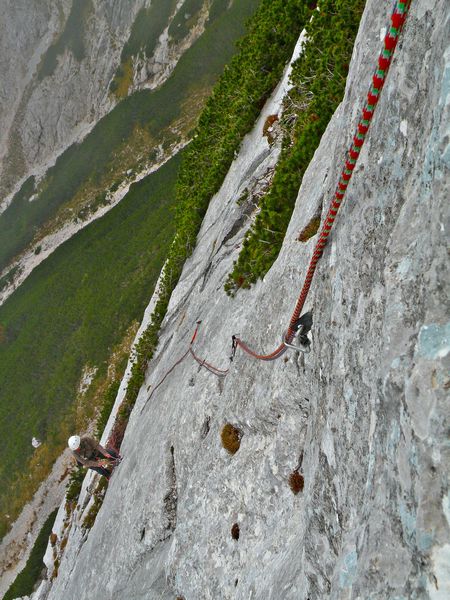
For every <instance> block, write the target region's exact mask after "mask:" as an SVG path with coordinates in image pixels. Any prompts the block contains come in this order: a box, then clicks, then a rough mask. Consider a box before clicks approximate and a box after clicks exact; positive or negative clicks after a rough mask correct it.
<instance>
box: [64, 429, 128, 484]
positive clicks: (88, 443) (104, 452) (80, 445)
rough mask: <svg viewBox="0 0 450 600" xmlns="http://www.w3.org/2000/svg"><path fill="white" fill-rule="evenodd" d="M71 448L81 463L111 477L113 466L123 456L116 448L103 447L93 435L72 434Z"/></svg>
mask: <svg viewBox="0 0 450 600" xmlns="http://www.w3.org/2000/svg"><path fill="white" fill-rule="evenodd" d="M68 445H69V448H70V449H71V450H72V454H73V456H74V457H75V459H76V461H77V463H78V464H79V465H83V466H84V467H87V468H88V469H92V470H93V471H96V472H97V473H100V475H103V476H104V477H106V479H109V478H110V477H111V473H112V470H113V468H114V467H115V466H116V465H117V464H118V463H119V462H120V460H121V456H120V454H119V453H118V452H116V450H114V448H103V446H101V445H100V444H99V443H98V442H97V441H96V440H94V439H93V438H91V437H88V436H84V437H81V438H80V436H79V435H72V436H71V437H70V438H69V441H68Z"/></svg>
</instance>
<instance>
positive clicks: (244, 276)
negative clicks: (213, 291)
mask: <svg viewBox="0 0 450 600" xmlns="http://www.w3.org/2000/svg"><path fill="white" fill-rule="evenodd" d="M364 4H365V1H364V0H322V1H321V2H320V3H319V7H320V11H317V12H315V14H314V17H313V19H311V21H310V22H308V23H307V24H306V30H307V35H308V41H307V42H306V44H305V47H304V50H303V53H302V55H301V56H300V58H299V59H298V60H297V61H296V63H295V64H294V67H293V72H292V78H291V79H292V83H293V86H294V87H293V89H292V90H291V92H290V94H289V95H290V98H291V100H292V102H291V103H290V104H287V106H286V110H285V113H284V115H283V120H284V122H285V123H293V122H294V123H295V125H294V126H292V125H290V126H286V127H285V137H284V140H283V150H282V154H281V157H280V160H279V161H278V164H277V168H276V171H275V176H274V178H273V181H272V186H271V188H270V190H269V191H268V193H267V194H266V195H265V196H264V197H263V198H262V200H261V202H260V208H261V210H260V212H259V214H258V216H257V217H256V219H255V222H254V223H253V225H252V228H251V229H250V231H249V232H248V233H247V235H246V238H245V240H244V243H243V248H242V250H241V253H240V255H239V258H238V260H237V261H236V263H235V264H234V268H233V271H232V273H231V274H230V275H229V277H228V281H227V283H226V285H225V290H226V291H227V292H228V293H229V294H231V295H234V294H235V293H236V291H237V290H238V289H239V288H248V287H250V285H251V284H252V283H254V282H255V281H256V280H257V279H258V278H261V277H264V275H265V274H266V273H267V271H268V270H269V269H270V267H271V266H272V264H273V262H274V260H275V259H276V258H277V256H278V253H279V251H280V248H281V245H282V243H283V239H284V235H285V233H286V229H287V226H288V224H289V221H290V218H291V215H292V211H293V208H294V205H295V201H296V199H297V194H298V190H299V187H300V185H301V181H302V177H303V174H304V172H305V170H306V168H307V167H308V165H309V163H310V161H311V159H312V157H313V155H314V152H315V150H316V148H317V147H318V145H319V143H320V139H321V137H322V134H323V132H324V131H325V129H326V127H327V125H328V122H329V121H330V119H331V117H332V115H333V113H334V111H335V110H336V108H337V107H338V105H339V102H341V100H342V98H343V96H344V91H345V82H346V77H347V72H348V66H349V63H350V59H351V55H352V51H353V44H354V41H355V37H356V34H357V32H358V27H359V21H360V19H361V15H362V12H363V9H364ZM296 107H302V108H301V109H298V108H296ZM317 227H318V223H317V225H316V227H313V228H312V230H311V231H310V233H309V234H308V235H309V236H312V235H315V233H316V232H317ZM306 239H308V238H306ZM304 241H305V240H304Z"/></svg>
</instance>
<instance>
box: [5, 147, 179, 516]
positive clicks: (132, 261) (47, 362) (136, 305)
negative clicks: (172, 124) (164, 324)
mask: <svg viewBox="0 0 450 600" xmlns="http://www.w3.org/2000/svg"><path fill="white" fill-rule="evenodd" d="M178 163H179V157H176V158H174V159H172V160H171V161H170V162H169V163H167V164H166V165H165V166H164V167H162V168H161V169H160V170H159V171H158V172H156V173H154V174H152V175H150V176H149V177H147V178H146V179H144V180H142V181H141V182H139V183H138V184H135V185H134V186H132V188H131V190H130V192H129V194H128V195H127V196H126V198H125V199H124V200H123V201H122V202H121V203H120V204H119V205H118V206H117V207H115V208H114V209H112V210H111V211H110V212H109V213H108V214H107V215H106V216H105V217H104V218H103V219H101V220H99V221H95V222H94V223H92V224H91V225H89V226H88V227H86V228H85V229H84V230H83V231H81V232H79V233H78V234H77V235H76V236H74V237H73V238H72V239H71V240H69V241H68V242H67V243H66V244H64V245H63V246H61V247H60V248H59V249H58V250H57V251H56V252H55V253H54V254H53V255H51V256H50V257H49V258H48V259H47V260H46V261H45V262H44V263H42V264H41V265H40V266H39V267H38V268H37V269H36V270H35V271H34V272H33V273H32V275H31V276H30V277H29V278H28V279H27V280H26V281H25V283H24V284H23V285H22V286H21V287H20V288H19V289H18V290H17V292H16V293H15V294H14V295H13V296H11V297H10V298H9V299H8V300H7V302H6V303H5V304H4V305H3V306H2V307H1V308H0V322H1V323H2V325H3V327H4V329H5V338H6V339H5V340H4V342H3V343H2V344H1V345H0V381H1V399H2V402H1V406H0V438H1V439H2V440H3V443H2V450H3V452H2V462H1V466H0V480H1V482H2V488H1V492H0V512H1V513H4V512H9V510H7V507H8V496H9V495H10V494H11V493H12V490H10V489H9V486H10V485H11V483H12V480H13V478H14V475H15V474H16V473H17V472H19V471H20V470H21V469H22V468H23V466H24V465H26V461H27V459H28V458H29V456H30V454H31V451H32V447H31V437H32V436H33V435H36V436H37V437H39V438H40V439H44V440H47V439H48V438H56V439H57V438H58V435H57V429H58V425H59V422H60V420H61V418H62V416H63V415H66V416H67V415H70V412H71V406H72V403H73V400H74V398H75V396H76V389H77V384H78V381H79V379H80V375H81V370H82V368H83V365H85V364H90V365H98V366H101V365H102V363H104V361H106V359H107V358H108V356H109V352H110V349H111V348H112V347H113V346H114V345H115V344H117V343H118V342H119V341H120V340H121V338H122V337H123V336H124V334H125V332H126V330H127V328H128V326H129V324H130V322H131V321H132V320H133V319H135V318H137V317H139V316H140V315H142V313H143V310H144V308H145V306H146V305H147V303H148V298H149V296H150V295H151V293H152V289H153V287H154V284H155V282H156V279H157V277H158V275H159V272H160V269H161V267H162V264H163V262H164V259H165V257H166V254H167V249H168V245H169V242H170V240H171V238H172V235H173V218H172V215H171V210H170V208H171V206H173V203H174V191H173V187H174V182H175V179H176V172H177V168H178Z"/></svg>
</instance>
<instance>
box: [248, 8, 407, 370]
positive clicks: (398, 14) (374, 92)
mask: <svg viewBox="0 0 450 600" xmlns="http://www.w3.org/2000/svg"><path fill="white" fill-rule="evenodd" d="M410 2H411V0H407V1H403V2H401V1H399V0H397V2H396V5H395V8H394V11H393V13H392V15H391V19H390V21H391V25H390V28H389V31H388V32H387V34H386V35H385V37H384V47H383V50H382V51H381V53H380V55H379V57H378V65H377V69H376V70H375V73H374V75H373V77H372V83H371V87H370V90H369V92H368V94H367V100H366V104H365V106H364V108H363V110H362V114H361V117H360V120H359V123H358V127H357V130H356V133H355V135H354V137H353V142H352V145H351V147H350V150H349V151H348V153H347V158H346V161H345V165H344V168H343V170H342V172H341V177H340V179H339V183H338V185H337V188H336V191H335V193H334V198H333V201H332V202H331V205H330V208H329V210H328V214H327V216H326V219H325V222H324V224H323V226H322V229H321V231H320V234H319V238H318V240H317V243H316V245H315V247H314V252H313V255H312V257H311V260H310V262H309V266H308V270H307V272H306V276H305V281H304V283H303V287H302V289H301V292H300V295H299V297H298V300H297V303H296V305H295V308H294V311H293V313H292V316H291V320H290V322H289V327H288V329H287V332H286V335H285V338H284V339H285V341H286V342H287V343H291V342H292V340H293V339H294V336H295V333H296V330H295V326H294V325H295V322H296V321H297V319H298V318H299V316H300V313H301V311H302V309H303V306H304V304H305V300H306V297H307V296H308V292H309V290H310V287H311V282H312V279H313V276H314V272H315V270H316V266H317V263H318V261H319V259H320V257H321V256H322V253H323V249H324V248H325V245H326V243H327V239H328V236H329V235H330V232H331V230H332V227H333V223H334V220H335V218H336V215H337V213H338V210H339V208H340V206H341V203H342V201H343V199H344V196H345V192H346V190H347V187H348V184H349V182H350V180H351V178H352V175H353V170H354V168H355V165H356V162H357V160H358V157H359V153H360V152H361V148H362V146H363V144H364V141H365V138H366V135H367V132H368V130H369V127H370V123H371V121H372V117H373V114H374V111H375V107H376V105H377V103H378V100H379V96H380V92H381V90H382V88H383V85H384V82H385V80H386V75H387V73H388V70H389V67H390V65H391V61H392V57H393V54H394V50H395V48H396V46H397V42H398V38H399V35H400V32H401V30H402V27H403V24H404V22H405V19H406V15H407V12H408V9H409V6H410ZM236 343H237V345H238V346H239V347H240V348H242V350H244V352H246V353H247V354H249V355H250V356H253V358H257V359H259V360H266V361H267V360H275V359H276V358H279V357H280V356H281V355H282V354H284V352H285V351H286V346H285V345H284V343H281V344H280V346H278V348H276V349H275V350H274V351H273V352H272V353H271V354H258V353H257V352H255V351H254V350H252V349H251V348H249V347H248V346H247V345H246V344H245V343H244V342H243V341H242V340H241V339H239V338H236Z"/></svg>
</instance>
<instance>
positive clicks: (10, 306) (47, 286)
mask: <svg viewBox="0 0 450 600" xmlns="http://www.w3.org/2000/svg"><path fill="white" fill-rule="evenodd" d="M257 4H258V0H247V1H244V0H241V1H240V2H239V1H237V0H236V1H235V2H234V3H233V5H232V9H231V10H230V11H228V12H227V13H222V14H221V15H220V17H219V18H218V20H217V21H215V22H214V23H213V24H212V25H211V27H210V28H209V29H208V30H207V31H206V32H205V34H204V35H203V36H201V37H200V38H199V40H198V41H197V42H196V44H194V46H193V47H192V48H191V49H190V50H189V51H188V52H186V54H185V55H184V56H183V57H182V59H181V60H180V61H179V64H178V66H177V68H176V70H175V71H174V73H173V75H172V77H171V78H170V79H169V80H168V81H167V82H166V84H165V85H164V86H162V88H161V89H160V90H158V91H157V92H156V93H150V92H141V93H139V94H136V95H135V96H132V97H130V98H128V99H127V101H125V102H124V103H123V104H121V105H120V106H119V107H118V108H117V109H116V110H115V111H114V114H112V115H109V116H108V117H106V118H105V119H104V120H103V121H102V122H101V124H100V125H99V126H98V127H99V128H100V130H99V131H100V132H101V134H99V133H98V131H97V135H98V137H94V138H90V139H88V140H86V142H85V143H83V144H82V145H81V146H80V147H79V148H78V147H77V148H72V149H71V151H69V153H66V156H65V157H63V158H62V159H61V161H63V164H62V165H61V166H64V167H65V175H64V170H60V171H58V172H56V171H55V172H54V173H53V175H52V177H53V179H54V180H56V179H57V180H58V181H59V186H57V185H55V181H54V180H53V181H52V180H49V182H48V186H49V187H48V188H47V190H48V189H49V188H50V187H51V186H53V185H55V187H54V193H55V194H56V193H57V192H58V190H59V191H60V192H61V193H62V192H63V191H64V187H65V185H66V184H67V185H68V186H70V185H74V184H75V183H76V179H77V176H76V173H78V176H80V174H83V173H84V172H86V173H88V166H90V169H91V172H92V170H94V172H96V173H98V168H99V167H98V164H99V162H102V161H103V160H104V157H103V153H110V152H111V146H113V145H114V144H115V143H120V141H121V139H122V136H123V135H124V131H125V132H127V134H130V135H132V132H133V128H132V125H133V123H136V122H140V120H141V119H144V120H145V119H147V121H146V123H147V125H146V126H147V127H148V128H149V129H150V130H151V129H152V128H157V127H159V125H160V123H161V122H162V121H163V122H165V123H170V122H171V119H173V118H174V116H175V117H178V118H179V117H181V116H183V113H182V111H183V110H184V109H185V108H186V102H188V100H189V99H190V98H191V96H192V94H193V91H195V90H196V89H198V86H203V88H204V89H210V87H211V85H212V84H213V82H214V81H215V79H216V78H217V76H218V75H219V73H220V72H221V70H222V69H223V66H224V63H225V62H226V61H227V60H229V58H230V56H231V54H232V52H233V46H234V41H235V39H236V38H237V37H238V36H239V35H240V34H241V33H242V32H243V21H244V20H245V18H246V17H247V16H248V15H249V14H251V12H252V11H253V10H254V8H255V7H256V5H257ZM155 98H156V99H155ZM190 108H191V109H192V107H190ZM199 109H200V106H195V111H197V112H196V114H198V111H199ZM190 118H192V117H190ZM65 161H67V162H65ZM177 162H178V159H176V160H175V161H171V162H170V164H168V165H166V166H165V167H164V168H163V169H162V170H161V172H160V173H157V174H154V175H152V176H150V178H149V179H148V181H147V180H146V182H144V183H141V184H138V185H137V186H135V187H133V191H132V192H131V193H130V194H129V196H127V198H126V199H124V200H123V201H122V202H121V204H120V205H119V206H118V207H116V208H115V209H113V210H112V211H111V212H110V213H108V215H106V216H105V217H104V218H103V219H101V220H100V221H97V222H94V223H92V224H91V225H90V226H88V227H87V228H86V229H85V230H83V231H81V232H79V234H77V235H76V236H74V238H72V239H71V240H69V241H68V242H67V243H66V244H64V245H63V246H61V247H60V248H59V249H58V250H57V251H56V252H55V253H54V254H53V255H52V256H51V257H50V258H49V259H47V260H46V261H45V262H44V263H43V264H42V265H40V267H38V268H37V269H36V270H35V272H34V273H33V274H32V275H31V276H30V277H29V278H28V280H27V281H26V282H25V283H24V284H23V285H22V286H21V287H20V288H19V289H18V290H17V291H16V292H15V293H14V294H13V295H12V296H11V297H10V298H9V299H8V301H7V302H6V303H5V305H4V306H3V307H0V332H1V333H2V335H1V336H0V390H1V404H0V417H1V418H0V423H1V424H0V435H1V437H2V439H3V441H4V446H3V457H2V458H3V460H2V463H1V466H0V480H1V483H2V491H1V493H0V513H2V514H4V513H5V512H8V513H10V514H12V516H15V515H16V514H17V511H18V510H19V509H20V506H19V504H18V502H17V501H16V500H15V499H16V498H18V497H19V496H20V494H19V491H18V490H19V488H20V489H21V490H22V492H23V489H24V486H25V488H26V486H27V485H28V486H29V488H27V490H26V491H27V494H28V495H30V494H31V492H32V489H31V487H30V484H29V483H28V484H27V478H28V473H27V468H28V467H27V460H28V459H29V458H30V455H31V452H32V448H31V443H30V442H31V436H32V435H38V437H41V438H44V439H46V438H47V439H50V440H51V441H53V443H54V444H56V445H58V444H62V443H63V442H64V440H63V437H64V430H63V433H61V427H60V426H59V424H60V423H61V420H63V419H65V420H66V422H67V420H68V421H69V423H70V421H71V419H72V405H73V400H74V397H75V391H76V385H77V382H78V381H79V378H80V375H81V369H82V367H83V365H85V364H91V365H93V364H95V365H97V366H98V365H99V364H100V366H102V361H105V360H106V359H107V357H108V352H109V351H110V349H111V348H112V347H113V346H114V345H115V344H116V343H117V342H118V341H120V340H121V337H123V335H124V333H125V331H126V330H127V328H128V327H129V325H130V323H131V322H132V321H133V320H134V319H136V318H138V319H140V318H141V315H142V311H143V308H144V307H145V305H146V304H147V302H148V298H149V297H150V295H151V292H152V289H153V285H154V282H155V280H156V277H157V275H158V274H159V270H160V268H161V265H162V263H163V260H164V258H165V256H166V254H167V248H168V245H169V242H170V240H171V239H172V234H173V229H172V216H171V214H169V211H168V207H169V205H171V204H172V202H173V193H172V186H173V184H174V179H175V167H174V165H175V164H176V163H177ZM102 164H103V163H102ZM103 168H105V169H107V168H108V163H107V161H106V162H105V163H104V164H103ZM158 182H159V183H158ZM32 205H33V203H31V205H30V206H32ZM24 206H26V202H24ZM155 211H156V214H155ZM21 216H22V215H20V214H19V215H18V217H21ZM19 221H20V218H19ZM103 370H106V367H105V365H104V364H103ZM20 471H25V473H26V475H25V476H23V477H22V478H21V480H20V481H19V482H14V477H15V475H16V474H17V473H18V472H20ZM22 492H21V493H22ZM22 496H23V493H22ZM22 496H20V497H21V498H22ZM23 497H25V496H23ZM13 500H14V501H13ZM12 505H13V506H12ZM6 507H8V510H6ZM5 530H6V522H5V520H3V521H0V535H3V534H4V532H5Z"/></svg>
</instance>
